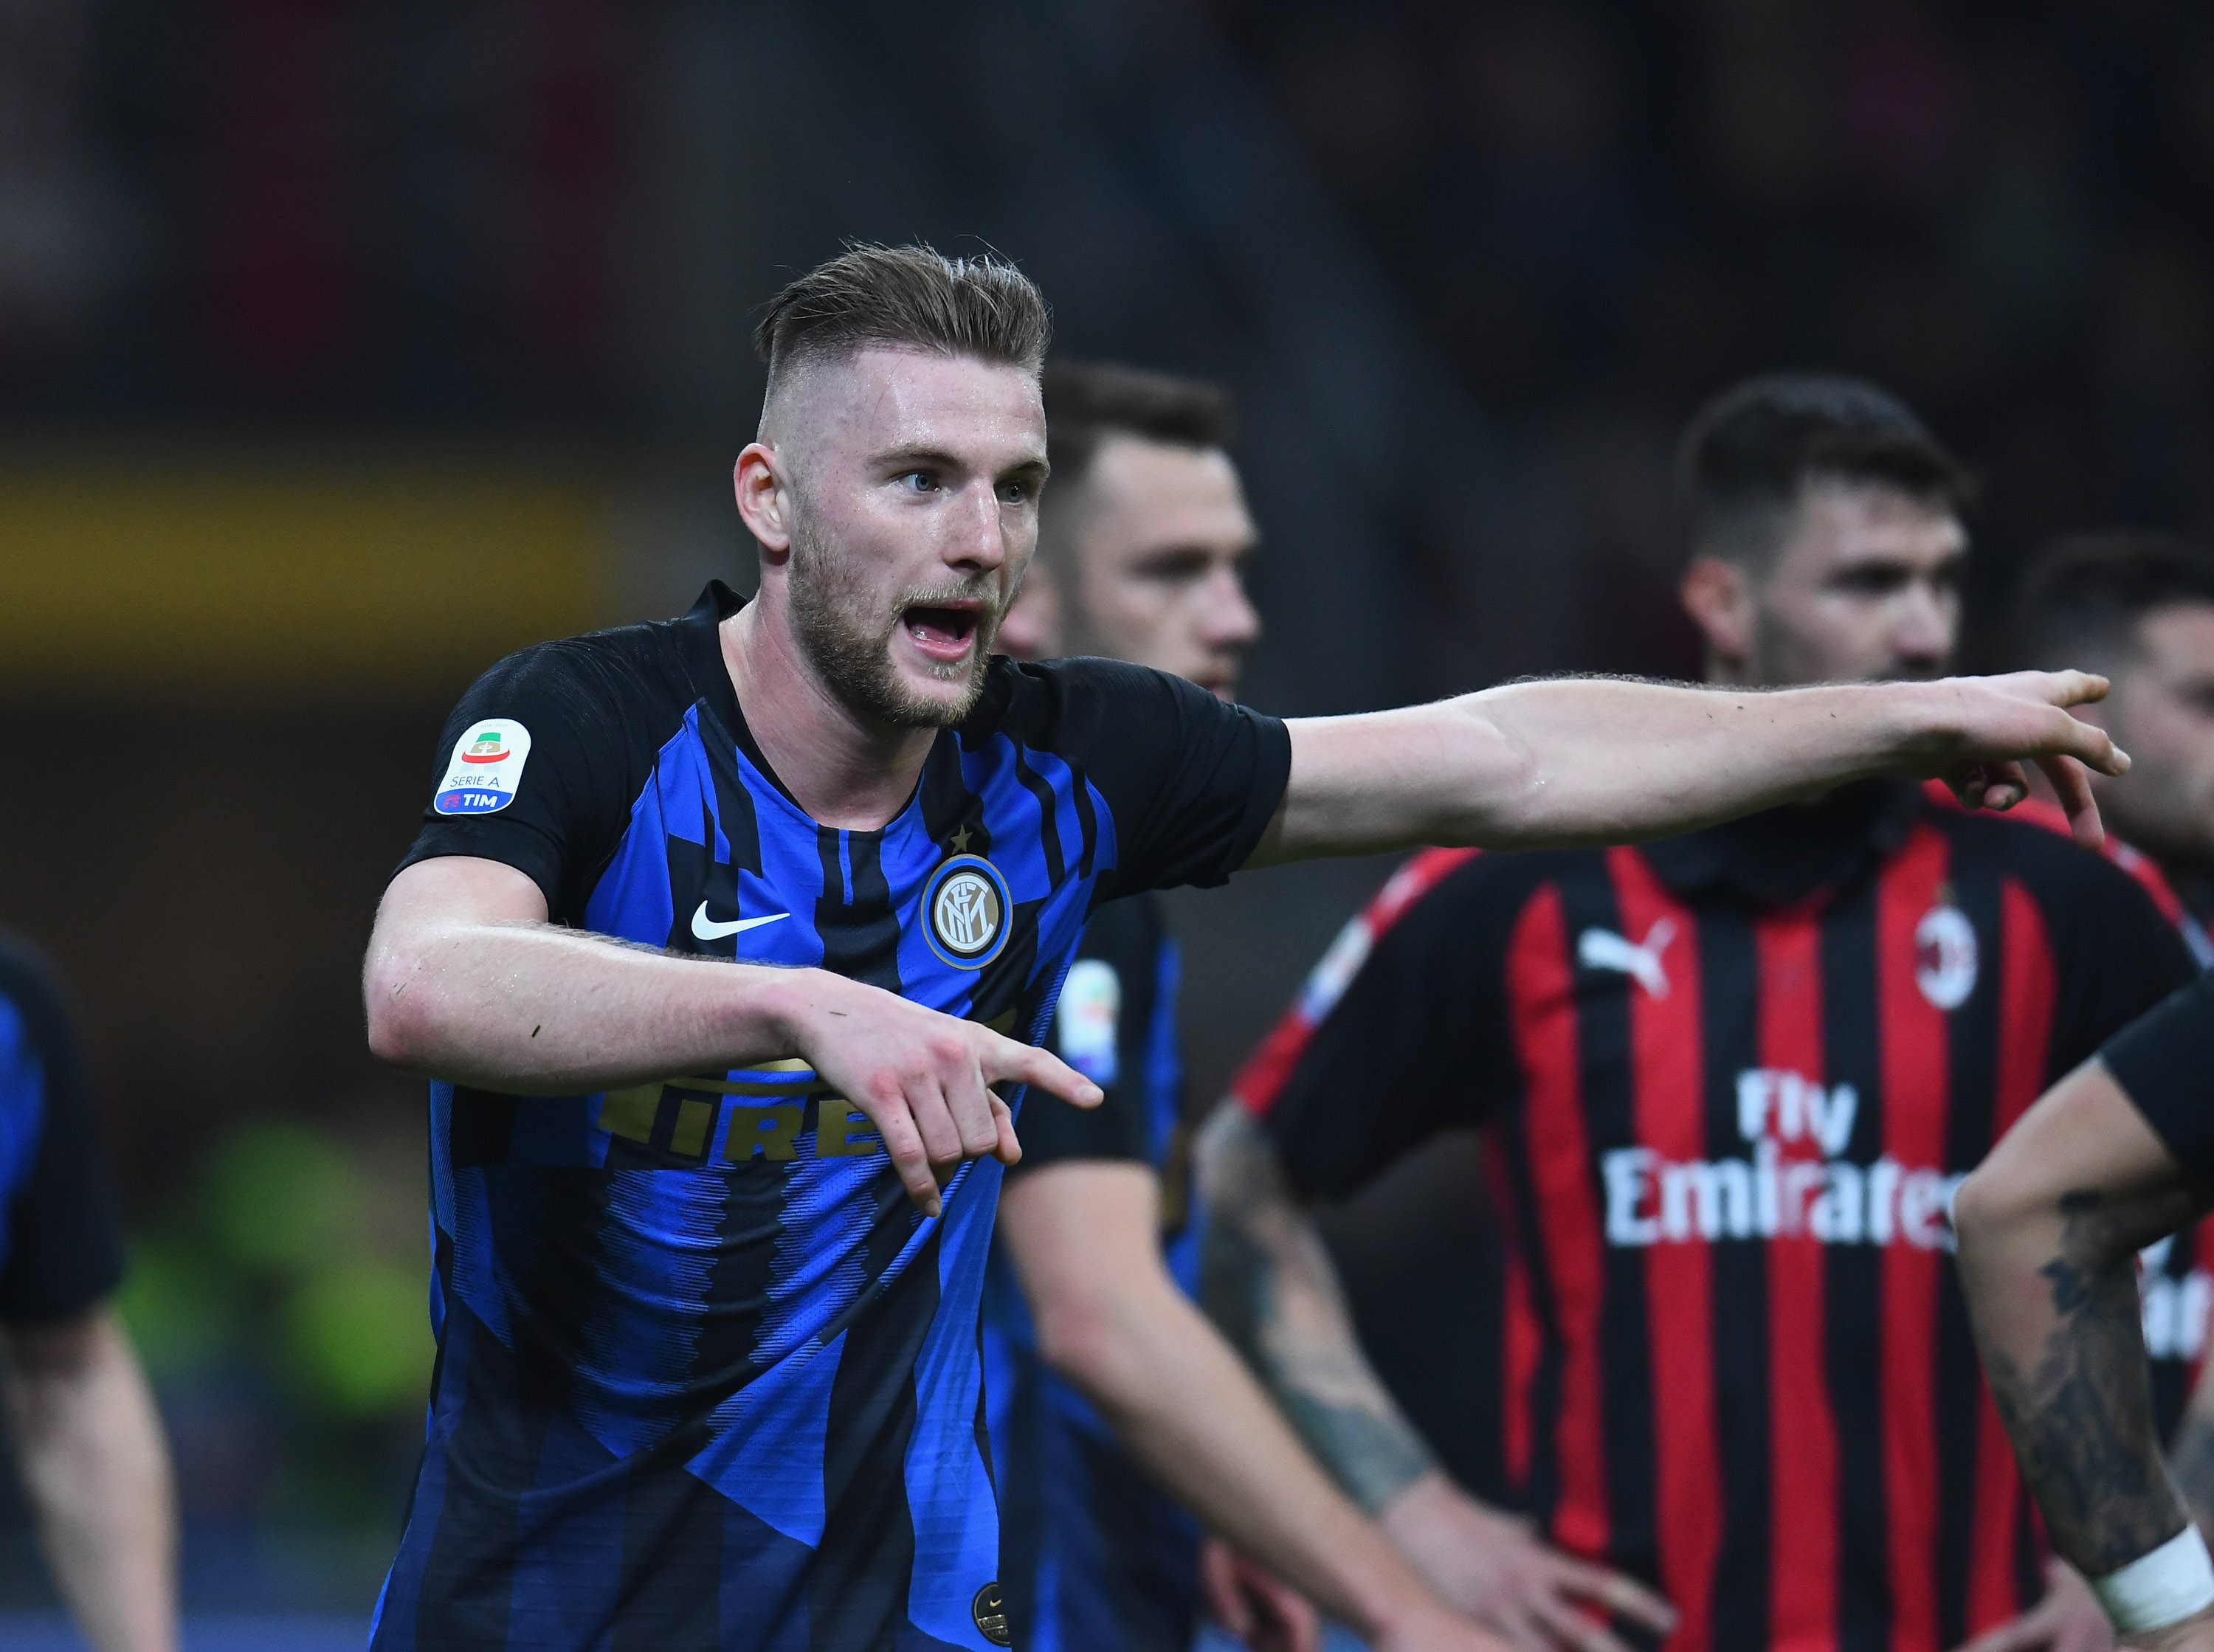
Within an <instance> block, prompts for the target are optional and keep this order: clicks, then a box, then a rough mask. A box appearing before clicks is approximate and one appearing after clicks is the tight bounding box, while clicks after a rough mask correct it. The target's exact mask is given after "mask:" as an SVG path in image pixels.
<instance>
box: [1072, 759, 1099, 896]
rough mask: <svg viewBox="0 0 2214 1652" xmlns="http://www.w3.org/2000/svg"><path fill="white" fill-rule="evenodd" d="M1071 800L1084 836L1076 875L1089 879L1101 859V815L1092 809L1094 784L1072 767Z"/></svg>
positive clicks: (1078, 829)
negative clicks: (1099, 858)
mask: <svg viewBox="0 0 2214 1652" xmlns="http://www.w3.org/2000/svg"><path fill="white" fill-rule="evenodd" d="M1068 789H1069V798H1070V801H1071V802H1073V803H1074V804H1075V805H1076V829H1077V831H1078V832H1079V833H1081V834H1082V836H1083V839H1084V841H1083V844H1082V845H1081V847H1080V850H1079V853H1078V855H1077V857H1076V875H1077V876H1078V877H1079V878H1088V877H1090V876H1091V875H1092V871H1093V869H1094V868H1095V866H1096V865H1097V863H1098V857H1099V815H1098V810H1096V809H1094V808H1092V783H1091V782H1089V781H1088V780H1086V778H1085V777H1084V771H1083V770H1081V769H1079V768H1077V767H1076V766H1075V765H1073V764H1072V765H1070V767H1069V771H1068Z"/></svg>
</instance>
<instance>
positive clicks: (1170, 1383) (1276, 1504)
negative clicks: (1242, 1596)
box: [999, 1160, 1446, 1639]
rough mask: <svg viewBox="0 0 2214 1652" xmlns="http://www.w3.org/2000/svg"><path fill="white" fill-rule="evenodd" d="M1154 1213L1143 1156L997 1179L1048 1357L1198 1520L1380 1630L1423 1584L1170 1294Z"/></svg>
mask: <svg viewBox="0 0 2214 1652" xmlns="http://www.w3.org/2000/svg"><path fill="white" fill-rule="evenodd" d="M1158 1222H1159V1182H1158V1180H1157V1179H1156V1178H1155V1177H1154V1175H1153V1173H1152V1172H1151V1171H1150V1170H1147V1169H1146V1168H1145V1167H1142V1166H1140V1165H1135V1164H1130V1163H1116V1162H1110V1161H1103V1160H1073V1161H1063V1162H1060V1163H1056V1164H1053V1165H1050V1166H1048V1167H1044V1168H1043V1169H1040V1170H1037V1171H1033V1172H1031V1173H1028V1174H1025V1175H1023V1176H1020V1177H1017V1178H1015V1179H1013V1180H1011V1181H1010V1182H1009V1183H1008V1184H1007V1186H1006V1191H1005V1192H1003V1193H1002V1195H1001V1198H1000V1217H999V1231H1000V1235H1001V1236H1002V1238H1003V1239H1004V1241H1006V1245H1007V1247H1008V1252H1009V1254H1010V1255H1011V1257H1012V1259H1013V1260H1014V1263H1015V1268H1016V1271H1017V1273H1018V1275H1019V1276H1020V1277H1021V1279H1022V1282H1023V1289H1024V1296H1025V1297H1026V1299H1027V1300H1028V1301H1029V1302H1030V1305H1031V1316H1032V1318H1033V1320H1035V1321H1036V1323H1037V1331H1038V1342H1039V1348H1040V1351H1041V1352H1042V1353H1043V1356H1044V1357H1045V1360H1046V1362H1047V1363H1048V1364H1049V1365H1050V1366H1052V1367H1053V1368H1054V1369H1055V1370H1056V1371H1058V1372H1060V1373H1061V1375H1063V1376H1065V1377H1066V1378H1067V1379H1068V1381H1071V1382H1073V1383H1074V1384H1075V1385H1076V1386H1077V1387H1079V1389H1081V1390H1082V1391H1083V1392H1084V1393H1085V1396H1086V1398H1087V1399H1090V1400H1091V1401H1092V1403H1093V1405H1097V1406H1098V1408H1099V1410H1100V1411H1101V1413H1102V1414H1103V1415H1104V1417H1106V1418H1107V1420H1108V1422H1109V1423H1110V1425H1111V1426H1112V1427H1113V1428H1114V1429H1115V1432H1116V1435H1117V1436H1119V1437H1120V1438H1121V1439H1122V1442H1124V1444H1125V1445H1126V1446H1127V1447H1128V1448H1129V1450H1130V1453H1131V1454H1132V1455H1133V1456H1134V1457H1135V1458H1136V1459H1137V1460H1138V1461H1139V1463H1140V1464H1141V1465H1142V1466H1144V1467H1145V1469H1146V1470H1147V1472H1148V1473H1150V1474H1151V1475H1152V1476H1153V1478H1155V1479H1156V1480H1158V1481H1159V1482H1160V1483H1161V1484H1163V1485H1164V1486H1165V1487H1166V1488H1167V1489H1168V1490H1170V1491H1171V1493H1173V1494H1174V1495H1175V1496H1176V1497H1177V1499H1178V1500H1179V1501H1181V1502H1182V1503H1184V1504H1185V1505H1186V1506H1187V1507H1189V1508H1190V1509H1191V1510H1192V1511H1193V1512H1194V1513H1195V1514H1196V1515H1198V1516H1199V1518H1200V1520H1201V1521H1202V1523H1204V1524H1205V1525H1207V1526H1208V1527H1209V1528H1210V1529H1212V1530H1214V1531H1215V1532H1217V1533H1220V1534H1221V1536H1223V1537H1224V1538H1225V1539H1227V1540H1228V1541H1229V1542H1230V1543H1231V1544H1232V1545H1233V1546H1234V1547H1236V1548H1237V1549H1238V1550H1239V1551H1242V1552H1244V1553H1245V1554H1248V1555H1251V1557H1252V1558H1255V1559H1256V1560H1257V1561H1259V1562H1260V1563H1261V1564H1263V1565H1264V1566H1266V1567H1268V1568H1269V1570H1271V1571H1273V1572H1275V1573H1276V1574H1277V1575H1278V1576H1281V1577H1282V1578H1284V1579H1285V1580H1286V1581H1287V1582H1290V1583H1292V1584H1293V1585H1294V1586H1295V1587H1296V1588H1299V1589H1300V1590H1301V1591H1302V1592H1303V1593H1305V1594H1307V1595H1308V1596H1309V1597H1310V1598H1312V1600H1314V1601H1315V1602H1316V1603H1317V1604H1318V1605H1319V1606H1321V1607H1322V1608H1323V1609H1324V1611H1326V1612H1330V1613H1331V1614H1332V1615H1333V1616H1335V1617H1336V1618H1340V1619H1341V1620H1342V1621H1343V1622H1345V1623H1347V1624H1349V1625H1351V1626H1352V1627H1353V1628H1355V1630H1357V1631H1360V1632H1361V1634H1362V1635H1364V1636H1365V1637H1368V1638H1370V1639H1375V1638H1377V1637H1380V1636H1383V1635H1385V1634H1386V1633H1387V1632H1389V1631H1391V1629H1392V1628H1393V1626H1394V1624H1395V1621H1396V1619H1397V1618H1398V1616H1400V1615H1401V1614H1403V1613H1404V1612H1406V1611H1407V1610H1409V1609H1410V1607H1412V1606H1415V1605H1416V1604H1417V1603H1419V1602H1422V1601H1423V1600H1429V1599H1430V1596H1429V1591H1428V1588H1427V1586H1426V1585H1424V1584H1423V1582H1422V1580H1421V1579H1420V1577H1419V1576H1417V1575H1416V1573H1415V1571H1414V1570H1413V1569H1412V1568H1411V1567H1410V1565H1409V1564H1407V1563H1406V1562H1405V1561H1404V1559H1402V1558H1400V1557H1399V1555H1398V1552H1397V1551H1395V1550H1394V1549H1393V1548H1392V1547H1391V1545H1390V1543H1389V1542H1387V1541H1386V1540H1385V1538H1384V1537H1383V1535H1382V1534H1381V1533H1379V1532H1378V1531H1377V1530H1376V1528H1375V1527H1373V1526H1371V1525H1369V1524H1368V1522H1367V1521H1364V1520H1363V1519H1361V1515H1360V1513H1359V1511H1358V1510H1356V1509H1355V1508H1354V1507H1353V1505H1352V1504H1351V1503H1348V1502H1347V1501H1346V1499H1345V1498H1344V1497H1342V1495H1341V1494H1340V1493H1339V1492H1338V1490H1337V1489H1336V1487H1335V1486H1333V1485H1332V1484H1330V1481H1329V1479H1328V1478H1326V1477H1325V1476H1324V1474H1323V1473H1322V1472H1321V1471H1320V1470H1319V1469H1318V1468H1317V1467H1316V1466H1315V1465H1314V1463H1313V1461H1312V1460H1311V1459H1310V1458H1309V1457H1308V1456H1307V1454H1306V1452H1305V1451H1303V1450H1301V1449H1300V1444H1299V1442H1298V1441H1297V1440H1295V1439H1294V1437H1293V1436H1292V1434H1291V1431H1290V1430H1289V1429H1287V1428H1286V1427H1285V1425H1284V1423H1283V1420H1282V1418H1281V1417H1279V1416H1278V1414H1277V1412H1276V1411H1275V1407H1274V1406H1272V1405H1269V1401H1268V1399H1267V1397H1266V1396H1265V1395H1263V1393H1262V1392H1261V1391H1260V1389H1259V1387H1257V1385H1256V1384H1255V1382H1254V1381H1253V1379H1252V1377H1251V1375H1250V1374H1249V1373H1248V1372H1247V1371H1246V1369H1245V1367H1244V1366H1243V1365H1242V1364H1240V1363H1239V1362H1238V1357H1237V1356H1236V1355H1235V1354H1233V1353H1232V1352H1231V1350H1229V1349H1228V1348H1227V1347H1226V1346H1225V1345H1224V1344H1223V1341H1222V1339H1221V1338H1220V1336H1219V1335H1217V1334H1216V1332H1215V1331H1214V1327H1213V1326H1210V1325H1209V1324H1208V1322H1207V1320H1206V1319H1205V1318H1204V1317H1203V1316H1202V1314H1200V1313H1199V1311H1198V1309H1197V1308H1195V1307H1194V1306H1193V1305H1192V1303H1191V1302H1190V1301H1189V1300H1188V1299H1187V1298H1186V1297H1185V1296H1184V1295H1183V1293H1182V1292H1181V1291H1179V1290H1178V1289H1177V1287H1176V1284H1175V1282H1174V1281H1172V1280H1171V1278H1170V1277H1169V1276H1168V1273H1167V1271H1166V1269H1165V1267H1164V1266H1163V1264H1162V1260H1161V1254H1160V1244H1159V1239H1158V1237H1157V1232H1158V1228H1157V1224H1158ZM1432 1605H1433V1606H1434V1610H1435V1611H1437V1612H1444V1611H1445V1610H1446V1608H1445V1606H1443V1604H1442V1603H1441V1602H1434V1601H1433V1602H1432Z"/></svg>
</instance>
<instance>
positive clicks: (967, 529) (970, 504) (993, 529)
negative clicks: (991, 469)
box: [945, 481, 1009, 573]
mask: <svg viewBox="0 0 2214 1652" xmlns="http://www.w3.org/2000/svg"><path fill="white" fill-rule="evenodd" d="M1008 551H1009V546H1008V544H1007V536H1006V522H1005V521H1003V520H1002V518H1001V515H1000V496H999V491H998V490H997V489H996V488H994V486H993V485H991V484H990V483H989V482H988V481H987V482H982V483H977V484H972V485H969V487H968V488H965V489H964V490H963V492H962V497H961V503H960V504H959V506H958V507H957V509H955V510H954V511H953V512H952V513H951V521H950V522H949V524H948V533H947V538H946V544H945V560H946V561H947V562H948V563H949V564H951V565H952V566H954V567H956V568H960V569H963V570H972V571H976V572H987V573H988V572H990V571H991V570H994V569H996V568H998V567H999V566H1000V564H1003V563H1005V562H1006V560H1007V555H1008Z"/></svg>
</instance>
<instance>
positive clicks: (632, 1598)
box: [609, 1429, 726, 1652]
mask: <svg viewBox="0 0 2214 1652" xmlns="http://www.w3.org/2000/svg"><path fill="white" fill-rule="evenodd" d="M686 1433H687V1435H688V1436H691V1435H692V1433H693V1430H689V1429H688V1430H686ZM688 1443H689V1444H690V1445H691V1446H693V1447H694V1448H697V1447H699V1446H700V1445H703V1444H705V1443H706V1442H705V1441H704V1440H700V1439H697V1438H688ZM670 1457H671V1454H670V1453H669V1452H667V1451H665V1450H664V1451H643V1452H639V1453H638V1454H636V1455H634V1456H633V1457H632V1458H631V1459H630V1460H628V1461H627V1462H626V1463H625V1464H624V1465H623V1467H624V1473H623V1492H622V1496H623V1528H622V1582H621V1591H620V1593H619V1594H618V1595H617V1598H616V1601H615V1612H614V1616H613V1620H612V1622H611V1624H610V1625H609V1628H610V1630H611V1631H612V1632H611V1633H610V1635H609V1652H722V1615H723V1600H722V1594H723V1576H722V1565H723V1511H724V1509H725V1507H726V1504H725V1502H724V1499H723V1496H722V1494H721V1493H720V1492H719V1491H718V1490H715V1488H714V1487H713V1486H711V1485H709V1484H707V1483H706V1481H705V1480H703V1479H701V1478H699V1477H698V1476H697V1475H695V1474H692V1473H690V1472H687V1470H686V1469H685V1468H684V1466H683V1465H682V1462H681V1461H672V1460H670Z"/></svg>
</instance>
